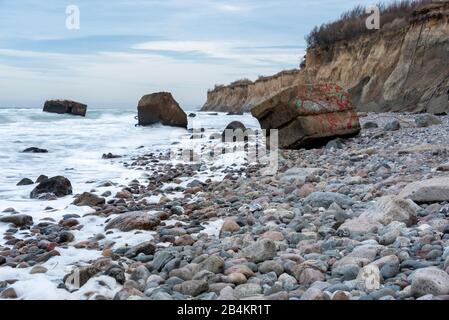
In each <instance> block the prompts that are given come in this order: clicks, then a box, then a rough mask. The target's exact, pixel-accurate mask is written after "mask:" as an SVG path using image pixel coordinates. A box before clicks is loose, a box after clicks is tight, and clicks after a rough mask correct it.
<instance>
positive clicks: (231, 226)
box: [220, 218, 240, 233]
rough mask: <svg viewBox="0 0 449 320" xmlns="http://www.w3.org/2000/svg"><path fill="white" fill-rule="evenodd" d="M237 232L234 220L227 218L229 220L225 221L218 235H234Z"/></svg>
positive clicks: (238, 229) (238, 227)
mask: <svg viewBox="0 0 449 320" xmlns="http://www.w3.org/2000/svg"><path fill="white" fill-rule="evenodd" d="M238 231H240V226H239V225H238V224H237V222H235V220H234V219H232V218H229V219H226V220H225V222H224V223H223V226H222V227H221V231H220V233H222V232H231V233H234V232H238Z"/></svg>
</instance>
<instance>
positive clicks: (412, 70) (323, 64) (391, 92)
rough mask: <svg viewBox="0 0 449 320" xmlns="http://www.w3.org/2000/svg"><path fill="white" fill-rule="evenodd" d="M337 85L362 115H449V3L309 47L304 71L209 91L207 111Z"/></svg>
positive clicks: (240, 107)
mask: <svg viewBox="0 0 449 320" xmlns="http://www.w3.org/2000/svg"><path fill="white" fill-rule="evenodd" d="M322 82H332V83H336V84H338V85H340V86H342V87H343V88H345V89H346V90H348V91H349V92H350V93H351V95H352V99H353V102H354V105H355V106H356V108H357V110H359V111H373V112H389V111H393V112H400V111H409V112H430V113H443V112H447V111H449V110H448V108H449V104H448V98H447V91H448V88H449V2H441V3H434V4H431V5H427V6H425V7H422V8H420V9H417V10H415V11H414V12H413V13H412V14H411V15H410V16H409V17H406V18H401V19H396V20H394V21H393V22H391V23H389V24H386V25H384V26H382V28H381V29H380V30H378V31H373V32H370V33H368V34H363V35H361V36H359V37H356V38H354V39H351V40H347V41H346V40H345V41H338V42H336V43H334V44H332V45H330V46H316V47H312V48H309V49H308V50H307V54H306V57H305V64H303V65H302V67H301V69H298V70H292V71H284V72H281V73H279V74H277V75H274V76H272V77H266V78H262V79H259V80H257V81H255V82H245V83H242V84H234V85H232V84H231V85H230V86H221V87H217V88H216V89H214V90H211V91H209V92H208V98H207V102H206V103H205V105H204V106H203V108H202V110H203V111H210V110H214V111H233V112H236V111H249V110H251V108H253V107H254V106H255V105H257V104H258V103H260V102H262V101H263V100H265V99H266V98H268V97H270V96H272V95H274V94H276V93H278V92H279V91H280V90H281V89H283V88H286V87H289V86H291V85H294V84H297V83H322Z"/></svg>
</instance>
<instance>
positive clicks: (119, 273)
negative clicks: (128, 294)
mask: <svg viewBox="0 0 449 320" xmlns="http://www.w3.org/2000/svg"><path fill="white" fill-rule="evenodd" d="M104 274H105V275H106V276H109V277H111V278H114V279H115V281H117V283H119V284H122V285H123V284H124V283H125V281H126V276H125V271H124V270H123V269H122V268H121V267H120V266H118V265H111V266H110V267H109V268H107V269H106V270H105V272H104Z"/></svg>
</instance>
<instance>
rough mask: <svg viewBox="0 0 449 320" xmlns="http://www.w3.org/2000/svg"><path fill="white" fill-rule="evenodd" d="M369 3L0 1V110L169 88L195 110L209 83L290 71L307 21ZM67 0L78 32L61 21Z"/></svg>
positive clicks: (109, 101)
mask: <svg viewBox="0 0 449 320" xmlns="http://www.w3.org/2000/svg"><path fill="white" fill-rule="evenodd" d="M372 2H373V1H367V0H239V1H231V0H69V1H64V0H46V1H42V0H20V1H17V0H0V107H2V106H3V107H15V106H17V107H37V106H41V105H42V104H43V102H44V101H45V100H46V99H53V98H67V99H74V100H79V101H81V102H85V103H87V104H89V105H90V106H113V107H124V106H134V105H136V104H137V101H138V100H139V98H140V97H141V96H142V95H144V94H146V93H151V92H155V91H171V92H173V93H174V96H175V98H176V99H177V100H178V101H179V102H180V103H181V105H182V106H183V107H184V108H185V109H192V108H197V107H199V106H201V105H202V104H203V103H204V102H205V99H206V92H207V89H208V88H211V87H213V86H214V84H221V83H229V82H231V81H233V80H236V79H239V78H242V77H247V78H250V79H253V80H254V79H255V78H257V76H259V75H270V74H274V73H276V72H278V71H280V70H282V69H291V68H296V67H297V66H298V64H299V62H300V60H301V58H302V57H303V55H304V51H305V41H304V36H305V35H306V34H307V33H308V32H309V31H310V30H311V29H312V28H313V27H314V26H315V25H317V24H321V23H323V22H327V21H330V20H333V19H335V18H336V17H338V16H339V15H340V14H341V13H342V12H343V11H346V10H348V9H350V8H351V7H353V6H354V5H357V4H363V5H369V4H371V3H372ZM69 5H76V6H78V8H79V10H80V28H79V29H77V30H69V29H67V27H66V19H67V17H68V14H67V13H66V9H67V6H69Z"/></svg>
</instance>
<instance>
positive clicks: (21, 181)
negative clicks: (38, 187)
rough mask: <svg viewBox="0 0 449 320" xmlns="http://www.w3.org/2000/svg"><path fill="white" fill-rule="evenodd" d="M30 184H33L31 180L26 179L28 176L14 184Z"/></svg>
mask: <svg viewBox="0 0 449 320" xmlns="http://www.w3.org/2000/svg"><path fill="white" fill-rule="evenodd" d="M31 184H34V182H33V180H31V179H28V178H23V179H22V180H20V181H19V182H18V183H17V184H16V185H17V186H28V185H31Z"/></svg>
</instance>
